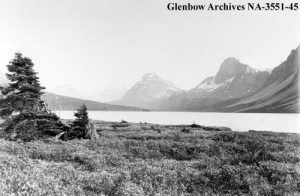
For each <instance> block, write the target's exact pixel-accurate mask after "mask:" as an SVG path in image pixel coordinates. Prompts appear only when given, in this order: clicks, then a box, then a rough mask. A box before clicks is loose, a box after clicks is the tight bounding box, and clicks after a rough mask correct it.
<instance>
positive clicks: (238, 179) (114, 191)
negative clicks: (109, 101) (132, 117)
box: [0, 122, 300, 195]
mask: <svg viewBox="0 0 300 196" xmlns="http://www.w3.org/2000/svg"><path fill="white" fill-rule="evenodd" d="M125 125H126V126H125ZM96 127H97V130H98V132H99V134H100V139H99V140H97V141H90V140H72V141H67V142H63V141H55V140H51V139H48V140H40V141H34V142H27V143H22V142H10V141H6V140H0V190H1V191H0V192H1V194H3V195H299V194H300V167H299V166H300V165H299V163H300V155H299V147H300V136H299V135H298V134H288V133H273V132H255V131H251V132H244V133H241V132H230V131H222V130H223V129H222V130H220V129H215V130H218V131H215V130H214V129H208V128H207V127H204V128H203V127H201V126H200V127H198V126H196V127H195V126H160V125H151V124H143V123H140V124H131V123H127V122H126V123H124V122H123V123H108V122H98V123H97V124H96Z"/></svg>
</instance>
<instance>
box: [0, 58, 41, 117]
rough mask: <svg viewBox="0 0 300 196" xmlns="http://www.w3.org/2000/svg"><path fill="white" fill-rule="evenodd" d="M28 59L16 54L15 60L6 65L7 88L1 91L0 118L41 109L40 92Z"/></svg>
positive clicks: (31, 64)
mask: <svg viewBox="0 0 300 196" xmlns="http://www.w3.org/2000/svg"><path fill="white" fill-rule="evenodd" d="M33 66H34V65H33V63H32V61H31V59H30V58H27V57H23V56H22V54H21V53H16V54H15V58H14V59H13V60H12V61H10V63H9V64H8V65H7V68H8V71H9V72H10V73H8V74H6V76H7V78H8V79H9V80H10V83H9V85H8V87H6V88H3V89H2V95H3V99H2V100H1V101H0V105H1V109H0V116H1V117H4V118H5V117H8V116H10V115H12V114H13V113H19V112H24V111H30V110H34V109H35V110H37V109H41V108H42V107H43V106H44V103H43V102H42V101H41V95H42V94H43V92H42V90H43V89H44V87H42V86H41V85H40V82H39V78H38V76H37V73H36V72H35V71H34V70H33Z"/></svg>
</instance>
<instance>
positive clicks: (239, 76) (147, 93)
mask: <svg viewBox="0 0 300 196" xmlns="http://www.w3.org/2000/svg"><path fill="white" fill-rule="evenodd" d="M299 53H300V52H299V46H298V47H297V48H296V49H294V50H292V51H291V52H290V54H289V55H288V57H287V58H286V59H285V60H284V61H283V62H282V63H281V64H280V65H278V66H276V67H275V68H274V69H273V70H272V71H259V70H256V69H254V68H252V67H251V66H249V65H247V64H244V63H242V62H240V61H239V60H238V59H236V58H233V57H230V58H227V59H225V60H224V61H223V62H222V63H221V65H220V68H219V70H218V72H217V73H216V75H214V76H210V77H207V78H205V79H204V80H203V81H201V82H200V83H199V84H197V85H195V87H194V88H192V89H190V90H182V89H180V88H178V87H177V86H175V85H174V84H172V83H171V82H169V81H167V80H165V79H163V78H162V77H160V76H159V75H158V74H156V73H147V74H145V75H144V76H142V78H141V79H140V81H138V82H137V83H136V84H134V85H133V86H132V87H131V88H130V89H128V90H126V89H125V88H107V89H105V90H103V91H95V92H92V93H90V94H89V95H88V96H86V97H87V99H88V100H87V99H79V98H73V97H70V96H62V95H57V94H53V93H46V94H45V95H44V96H43V97H42V99H43V100H44V101H45V102H46V103H47V104H48V105H49V107H50V109H52V110H75V109H77V108H78V107H79V106H80V105H82V104H83V103H84V104H86V105H87V107H88V108H89V109H90V110H106V111H107V110H112V111H118V110H119V111H124V110H126V111H141V110H145V109H146V110H159V111H200V112H263V113H299V66H300V59H299ZM7 82H8V81H7V79H6V77H5V76H4V74H2V73H0V87H1V86H2V87H3V86H5V85H7ZM59 89H64V90H62V91H61V92H64V93H66V92H72V91H73V92H77V91H76V88H74V87H72V86H71V85H63V86H62V88H57V89H56V91H57V92H60V90H59ZM68 89H69V90H68ZM77 94H78V96H79V93H78V92H77ZM81 97H82V96H81ZM84 98H85V97H84ZM114 99H118V100H116V101H111V100H114ZM89 100H103V102H105V101H107V102H108V103H102V102H97V101H89ZM141 108H145V109H141Z"/></svg>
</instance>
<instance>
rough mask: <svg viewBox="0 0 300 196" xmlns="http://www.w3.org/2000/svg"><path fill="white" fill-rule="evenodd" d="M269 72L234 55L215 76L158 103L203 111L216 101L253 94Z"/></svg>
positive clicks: (181, 108)
mask: <svg viewBox="0 0 300 196" xmlns="http://www.w3.org/2000/svg"><path fill="white" fill-rule="evenodd" d="M269 75H270V73H269V72H266V71H257V70H255V69H253V68H251V67H250V66H249V65H246V64H243V63H240V62H239V61H238V60H237V59H235V58H228V59H226V60H225V61H224V62H223V63H222V64H221V66H220V69H219V71H218V72H217V74H216V75H215V76H212V77H208V78H206V79H205V80H203V81H202V82H201V83H200V84H198V85H197V86H196V87H195V88H193V89H191V90H190V91H187V92H184V93H181V94H176V95H173V96H171V97H169V98H167V99H165V100H161V103H156V105H158V106H157V108H160V109H163V110H184V111H202V110H203V109H204V108H207V107H208V106H210V105H212V104H214V103H217V102H220V101H226V100H230V99H234V98H241V97H245V96H248V95H250V94H251V93H253V92H255V91H256V90H258V89H259V88H261V87H262V85H263V84H264V83H265V82H266V80H267V78H268V77H269ZM205 110H206V109H205Z"/></svg>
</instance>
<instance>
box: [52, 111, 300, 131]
mask: <svg viewBox="0 0 300 196" xmlns="http://www.w3.org/2000/svg"><path fill="white" fill-rule="evenodd" d="M56 113H57V114H58V115H59V116H60V117H61V118H63V119H74V118H75V117H74V116H73V114H74V112H72V111H56ZM89 117H90V118H91V119H93V120H104V121H121V120H126V121H128V122H135V123H139V122H148V123H155V124H165V125H168V124H192V123H193V122H195V123H197V124H200V125H205V126H225V127H230V128H231V129H232V130H235V131H248V130H250V129H253V130H266V131H276V132H294V133H300V114H264V113H205V112H111V111H109V112H105V111H89Z"/></svg>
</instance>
